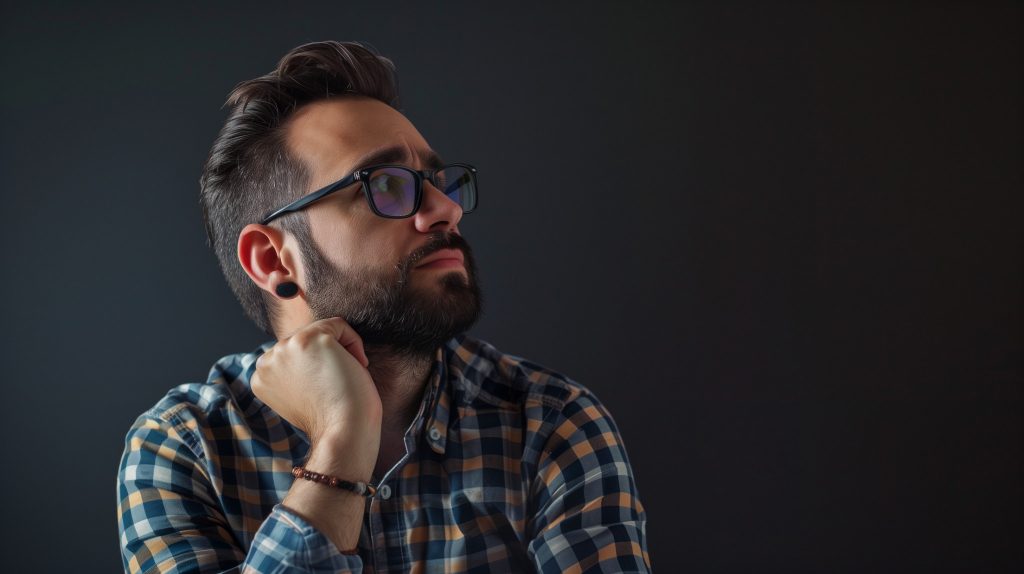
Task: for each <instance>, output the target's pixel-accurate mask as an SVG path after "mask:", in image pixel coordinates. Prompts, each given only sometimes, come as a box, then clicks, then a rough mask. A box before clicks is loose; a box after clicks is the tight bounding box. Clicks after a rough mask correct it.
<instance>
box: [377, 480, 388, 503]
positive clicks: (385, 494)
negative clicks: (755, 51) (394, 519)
mask: <svg viewBox="0 0 1024 574" xmlns="http://www.w3.org/2000/svg"><path fill="white" fill-rule="evenodd" d="M377 495H378V496H380V497H381V498H382V499H384V500H387V499H389V498H391V487H390V486H388V485H386V484H385V485H384V486H382V487H380V488H378V489H377Z"/></svg>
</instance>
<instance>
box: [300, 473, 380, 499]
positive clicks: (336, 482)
mask: <svg viewBox="0 0 1024 574" xmlns="http://www.w3.org/2000/svg"><path fill="white" fill-rule="evenodd" d="M292 476H294V477H295V478H303V479H306V480H312V481H313V482H319V483H320V484H326V485H327V486H333V487H335V488H340V489H342V490H347V491H349V492H352V493H355V494H358V495H360V496H373V495H374V494H377V487H375V486H373V485H372V484H369V483H366V482H349V481H347V480H342V479H340V478H338V477H336V476H327V475H326V474H320V473H319V472H313V471H312V470H306V469H305V468H303V467H301V466H296V467H294V468H292Z"/></svg>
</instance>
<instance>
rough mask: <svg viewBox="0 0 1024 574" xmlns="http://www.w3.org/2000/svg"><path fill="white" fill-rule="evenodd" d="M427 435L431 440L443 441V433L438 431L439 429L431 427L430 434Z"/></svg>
mask: <svg viewBox="0 0 1024 574" xmlns="http://www.w3.org/2000/svg"><path fill="white" fill-rule="evenodd" d="M427 434H428V435H429V436H430V440H435V441H436V440H441V431H439V430H437V427H430V432H428V433H427Z"/></svg>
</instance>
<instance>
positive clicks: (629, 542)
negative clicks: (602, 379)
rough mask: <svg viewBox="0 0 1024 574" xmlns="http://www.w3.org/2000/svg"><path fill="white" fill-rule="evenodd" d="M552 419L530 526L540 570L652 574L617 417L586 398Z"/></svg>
mask: <svg viewBox="0 0 1024 574" xmlns="http://www.w3.org/2000/svg"><path fill="white" fill-rule="evenodd" d="M551 416H553V417H555V418H554V421H553V424H552V426H551V427H550V428H551V432H550V434H549V436H548V438H547V444H546V445H545V447H544V450H543V452H542V453H541V456H540V460H539V461H538V465H537V478H536V482H535V483H534V486H533V488H532V491H531V492H532V497H531V498H532V504H531V508H535V509H537V510H536V514H535V515H534V518H533V519H532V520H531V521H530V523H529V524H528V525H527V531H528V532H529V533H530V535H531V540H530V542H529V546H528V552H529V554H530V556H531V557H532V558H533V560H534V563H535V565H536V567H537V570H538V571H539V572H583V571H586V572H649V571H650V569H651V564H650V558H649V556H648V554H647V541H646V523H647V514H646V511H645V510H644V507H643V505H642V504H641V503H640V499H639V498H638V495H637V488H636V482H635V481H634V479H633V470H632V468H631V467H630V464H629V459H628V458H627V457H626V450H625V447H624V446H623V444H622V439H621V437H620V436H619V431H618V428H617V427H616V426H615V422H614V421H613V420H612V418H611V415H610V414H609V413H608V411H607V410H606V409H605V408H604V406H603V405H601V403H600V402H598V401H597V399H596V398H595V397H594V396H593V395H591V394H589V393H584V394H582V395H580V396H578V397H577V398H576V400H573V401H570V402H569V403H567V404H566V405H565V406H564V408H562V409H553V410H552V415H551Z"/></svg>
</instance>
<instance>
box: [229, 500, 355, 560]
mask: <svg viewBox="0 0 1024 574" xmlns="http://www.w3.org/2000/svg"><path fill="white" fill-rule="evenodd" d="M245 564H246V567H245V569H244V570H243V573H244V574H270V573H274V572H309V573H310V574H320V573H321V572H322V573H325V574H326V573H328V572H330V573H334V572H362V571H363V561H362V559H361V558H360V557H359V556H350V555H346V554H342V553H341V552H339V551H338V547H337V546H335V544H334V543H333V542H331V540H330V539H329V538H327V536H325V535H324V533H322V532H320V531H319V530H317V529H316V528H314V527H313V525H312V524H310V523H309V522H307V521H306V520H304V519H303V518H302V517H301V516H299V515H297V514H295V513H294V512H292V511H290V510H288V509H287V508H285V507H284V506H281V505H280V504H278V505H276V506H274V510H273V512H271V513H270V516H268V517H267V519H266V520H265V521H264V522H263V525H262V526H260V529H259V530H258V531H257V532H256V538H254V539H253V541H252V546H251V547H250V548H249V555H248V556H246V559H245Z"/></svg>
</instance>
